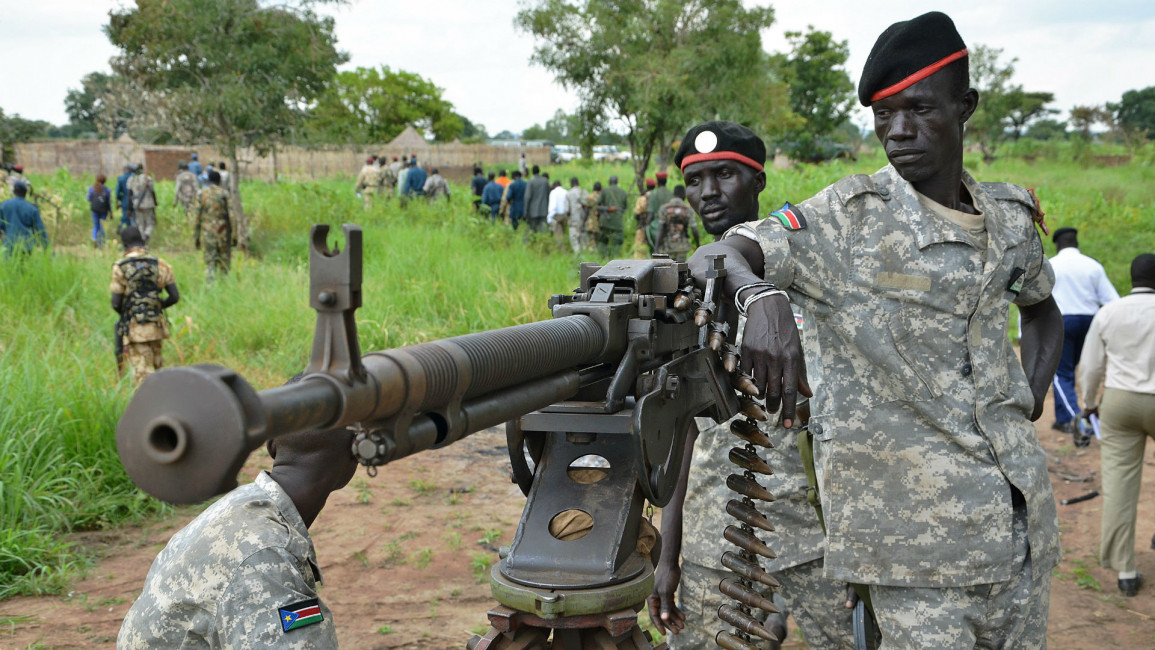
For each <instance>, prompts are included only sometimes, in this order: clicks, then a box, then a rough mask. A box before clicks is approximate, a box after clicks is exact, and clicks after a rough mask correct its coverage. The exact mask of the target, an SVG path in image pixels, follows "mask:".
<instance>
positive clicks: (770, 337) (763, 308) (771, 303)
mask: <svg viewBox="0 0 1155 650" xmlns="http://www.w3.org/2000/svg"><path fill="white" fill-rule="evenodd" d="M742 368H743V370H744V371H746V372H747V373H749V374H750V375H751V376H752V377H753V378H754V384H755V385H756V386H757V387H758V390H759V391H761V393H762V394H763V395H765V396H766V410H767V411H769V412H771V413H773V412H774V411H776V410H778V405H779V403H781V404H782V418H781V419H782V426H784V427H787V428H790V427H792V426H794V411H795V407H796V402H797V398H798V393H802V394H803V395H804V396H806V397H813V395H814V393H813V392H812V391H811V390H810V384H809V383H807V381H806V362H805V359H804V358H803V356H802V340H801V339H800V338H799V336H798V326H797V324H796V323H795V321H794V312H793V310H791V309H790V301H789V300H787V299H786V296H782V295H776V296H770V297H768V298H765V299H763V300H759V301H757V302H755V303H753V304H752V305H750V308H749V311H748V312H747V314H746V331H745V334H744V337H743V340H742Z"/></svg>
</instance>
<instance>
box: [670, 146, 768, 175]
mask: <svg viewBox="0 0 1155 650" xmlns="http://www.w3.org/2000/svg"><path fill="white" fill-rule="evenodd" d="M706 160H736V161H738V162H740V163H742V164H743V165H746V166H747V167H753V168H754V169H755V170H756V171H762V169H763V167H762V165H761V164H759V163H758V162H757V161H756V160H754V159H753V158H747V157H746V156H743V155H742V154H740V153H737V152H734V151H712V152H710V153H695V154H691V155H689V156H686V157H685V158H683V159H682V167H681V170H682V171H686V166H687V165H692V164H694V163H696V162H703V161H706Z"/></svg>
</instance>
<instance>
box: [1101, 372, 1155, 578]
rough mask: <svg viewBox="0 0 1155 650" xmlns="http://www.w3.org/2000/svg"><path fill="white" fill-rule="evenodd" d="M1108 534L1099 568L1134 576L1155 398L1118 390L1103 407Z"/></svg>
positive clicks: (1104, 531)
mask: <svg viewBox="0 0 1155 650" xmlns="http://www.w3.org/2000/svg"><path fill="white" fill-rule="evenodd" d="M1099 420H1100V428H1099V431H1100V434H1101V435H1102V436H1103V444H1102V445H1100V447H1099V458H1100V471H1101V472H1102V475H1103V528H1102V535H1101V536H1100V540H1099V563H1100V564H1101V565H1102V566H1104V567H1106V568H1110V569H1114V570H1115V571H1134V570H1135V519H1136V510H1137V508H1138V507H1139V486H1140V483H1141V481H1142V480H1143V451H1144V448H1145V446H1146V444H1147V438H1155V395H1148V394H1145V393H1132V392H1130V391H1126V390H1119V389H1117V388H1108V389H1106V390H1105V391H1103V402H1102V404H1100V405H1099Z"/></svg>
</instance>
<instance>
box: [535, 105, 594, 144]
mask: <svg viewBox="0 0 1155 650" xmlns="http://www.w3.org/2000/svg"><path fill="white" fill-rule="evenodd" d="M581 137H582V119H581V115H580V114H579V113H572V114H571V113H566V112H565V111H563V110H562V109H560V108H559V109H557V110H556V111H555V112H554V114H553V117H551V118H549V119H548V120H546V123H545V126H542V125H540V124H534V125H533V126H531V127H529V128H528V129H526V130H524V131H522V132H521V138H522V139H523V140H549V141H550V142H553V143H554V144H562V143H565V144H569V143H571V142H578V141H580V140H581Z"/></svg>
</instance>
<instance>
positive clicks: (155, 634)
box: [116, 472, 337, 650]
mask: <svg viewBox="0 0 1155 650" xmlns="http://www.w3.org/2000/svg"><path fill="white" fill-rule="evenodd" d="M320 582H321V570H320V569H319V568H318V567H317V556H316V554H315V552H314V550H313V542H312V540H311V539H310V538H309V531H308V529H307V528H306V527H305V522H304V521H303V520H302V519H301V515H300V514H298V512H297V508H296V506H294V505H293V502H292V500H291V499H289V495H288V494H286V493H285V491H284V490H283V489H281V486H280V485H278V484H277V482H276V481H274V480H273V479H272V478H271V477H270V476H269V475H268V474H267V473H265V472H261V474H260V475H259V476H258V477H257V480H256V481H255V482H253V483H250V484H249V485H245V486H242V487H239V488H237V489H235V490H233V491H232V492H230V493H228V494H227V495H225V496H224V497H223V498H221V500H219V501H217V502H216V503H215V504H213V505H212V507H210V508H209V509H208V510H205V511H204V512H203V513H201V515H200V516H199V517H197V518H196V519H194V520H193V521H192V523H190V524H189V525H188V526H185V527H184V528H183V529H182V530H181V531H180V532H178V533H177V534H176V535H173V537H172V539H171V540H170V541H169V543H168V545H167V546H165V548H164V550H162V551H161V552H160V555H157V557H156V560H155V561H154V562H153V563H152V568H150V569H149V571H148V577H147V578H145V581H144V589H143V590H142V591H141V593H140V597H139V598H137V599H136V602H135V603H133V605H132V608H131V609H129V610H128V615H127V616H125V618H124V623H123V624H122V625H121V628H120V634H119V635H118V636H117V639H116V646H117V648H118V649H119V650H134V649H137V648H140V649H142V650H143V649H146V648H272V647H276V648H296V649H300V650H312V649H314V648H315V649H318V650H328V649H330V648H336V647H337V634H336V629H335V628H334V626H333V616H332V613H331V612H330V611H329V608H328V607H326V606H325V604H324V603H323V602H321V601H320V599H319V598H318V597H317V584H318V583H320ZM318 615H319V616H318Z"/></svg>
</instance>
